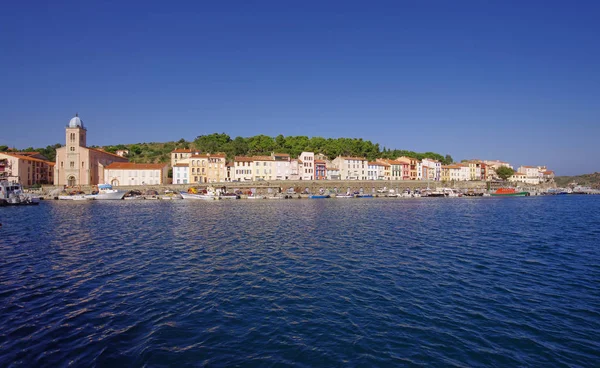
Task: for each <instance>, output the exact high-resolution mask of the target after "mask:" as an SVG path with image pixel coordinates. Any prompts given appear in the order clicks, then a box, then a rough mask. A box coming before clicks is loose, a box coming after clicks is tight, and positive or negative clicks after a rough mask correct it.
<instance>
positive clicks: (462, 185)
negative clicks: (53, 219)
mask: <svg viewBox="0 0 600 368" xmlns="http://www.w3.org/2000/svg"><path fill="white" fill-rule="evenodd" d="M489 184H490V189H491V190H495V189H497V188H499V187H507V186H514V185H515V184H516V183H489ZM519 184H521V185H519V187H520V188H522V189H524V190H541V189H544V188H548V187H554V183H545V184H541V185H528V184H527V185H526V184H522V183H519ZM208 186H212V187H214V188H222V187H225V188H226V189H227V191H228V192H233V191H236V190H241V191H242V192H244V193H246V192H248V191H250V190H253V191H254V192H255V193H257V194H267V193H276V192H279V191H281V192H286V191H288V190H289V189H293V190H294V191H295V192H296V193H302V192H309V193H319V192H320V191H321V189H322V190H329V191H330V192H340V193H345V192H346V191H348V190H350V192H356V191H362V192H364V193H377V192H378V191H381V190H390V189H393V190H394V191H398V192H402V191H403V190H405V189H410V190H414V189H426V188H428V187H429V188H430V189H432V190H434V189H435V188H441V187H444V188H454V189H462V190H473V191H476V192H483V191H486V190H487V187H488V182H485V181H460V182H458V181H455V182H429V183H428V182H426V181H416V180H395V181H387V180H316V181H308V180H297V181H290V180H286V181H253V182H250V181H246V182H220V183H203V184H164V185H131V186H126V185H123V186H119V187H115V189H120V190H125V191H130V190H139V191H141V192H145V191H147V190H156V191H158V192H159V193H162V192H164V191H165V190H167V189H168V190H172V191H175V192H180V191H187V190H188V189H189V188H190V187H195V188H199V189H203V188H206V187H208ZM63 188H64V187H63V186H53V185H46V186H43V187H42V188H40V189H39V190H36V191H32V192H35V193H39V194H42V195H47V194H49V193H51V192H52V191H54V190H56V189H63ZM78 189H80V190H82V191H83V192H86V193H90V192H91V191H92V190H93V187H92V186H81V187H78ZM336 189H337V190H336Z"/></svg>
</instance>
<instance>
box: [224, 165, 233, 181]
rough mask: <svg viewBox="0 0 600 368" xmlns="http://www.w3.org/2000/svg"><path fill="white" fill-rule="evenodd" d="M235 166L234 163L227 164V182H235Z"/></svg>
mask: <svg viewBox="0 0 600 368" xmlns="http://www.w3.org/2000/svg"><path fill="white" fill-rule="evenodd" d="M234 177H235V166H234V163H233V161H228V162H227V163H226V164H225V181H234Z"/></svg>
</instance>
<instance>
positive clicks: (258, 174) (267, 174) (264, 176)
mask: <svg viewBox="0 0 600 368" xmlns="http://www.w3.org/2000/svg"><path fill="white" fill-rule="evenodd" d="M252 160H253V163H254V171H253V173H254V177H253V180H269V181H270V180H273V177H274V175H275V168H274V167H273V166H274V164H275V159H274V158H273V157H272V156H252Z"/></svg>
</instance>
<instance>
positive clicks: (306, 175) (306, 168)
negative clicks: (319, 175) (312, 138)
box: [299, 152, 315, 180]
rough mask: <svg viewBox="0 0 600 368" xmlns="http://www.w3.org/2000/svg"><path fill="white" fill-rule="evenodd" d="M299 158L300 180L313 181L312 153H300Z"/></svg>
mask: <svg viewBox="0 0 600 368" xmlns="http://www.w3.org/2000/svg"><path fill="white" fill-rule="evenodd" d="M299 158H300V160H301V161H302V170H301V173H300V177H301V178H302V180H315V154H314V152H302V153H301V154H300V157H299Z"/></svg>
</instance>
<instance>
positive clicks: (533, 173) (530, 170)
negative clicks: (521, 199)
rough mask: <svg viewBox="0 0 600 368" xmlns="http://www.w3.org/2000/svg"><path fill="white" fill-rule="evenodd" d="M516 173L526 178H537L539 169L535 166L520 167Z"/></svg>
mask: <svg viewBox="0 0 600 368" xmlns="http://www.w3.org/2000/svg"><path fill="white" fill-rule="evenodd" d="M544 169H545V168H544ZM517 172H519V173H521V174H525V175H526V176H527V177H528V178H534V177H539V173H540V169H538V168H537V167H536V166H520V167H519V169H518V170H517Z"/></svg>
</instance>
